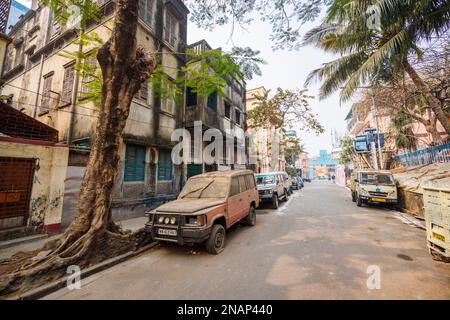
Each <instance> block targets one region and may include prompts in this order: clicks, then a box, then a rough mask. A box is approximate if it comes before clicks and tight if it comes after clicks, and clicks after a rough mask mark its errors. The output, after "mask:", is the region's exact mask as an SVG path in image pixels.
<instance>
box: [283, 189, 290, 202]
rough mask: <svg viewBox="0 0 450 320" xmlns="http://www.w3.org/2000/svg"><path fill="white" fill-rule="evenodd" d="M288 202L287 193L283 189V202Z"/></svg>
mask: <svg viewBox="0 0 450 320" xmlns="http://www.w3.org/2000/svg"><path fill="white" fill-rule="evenodd" d="M288 200H289V192H288V191H287V190H286V189H284V197H283V201H284V202H286V201H288Z"/></svg>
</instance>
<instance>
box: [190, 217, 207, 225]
mask: <svg viewBox="0 0 450 320" xmlns="http://www.w3.org/2000/svg"><path fill="white" fill-rule="evenodd" d="M186 224H188V225H192V226H197V227H201V226H204V225H206V216H204V215H202V216H193V217H187V218H186Z"/></svg>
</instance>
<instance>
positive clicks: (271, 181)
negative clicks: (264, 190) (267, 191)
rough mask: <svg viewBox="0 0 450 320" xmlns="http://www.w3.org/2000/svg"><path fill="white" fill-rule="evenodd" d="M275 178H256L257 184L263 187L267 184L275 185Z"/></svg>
mask: <svg viewBox="0 0 450 320" xmlns="http://www.w3.org/2000/svg"><path fill="white" fill-rule="evenodd" d="M274 183H275V177H274V176H256V184H258V185H259V186H263V185H265V184H274Z"/></svg>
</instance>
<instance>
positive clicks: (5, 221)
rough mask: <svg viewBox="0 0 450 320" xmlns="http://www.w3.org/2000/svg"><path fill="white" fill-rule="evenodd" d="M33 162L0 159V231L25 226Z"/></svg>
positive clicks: (18, 159) (28, 160) (19, 159)
mask: <svg viewBox="0 0 450 320" xmlns="http://www.w3.org/2000/svg"><path fill="white" fill-rule="evenodd" d="M33 175H34V160H33V159H21V158H1V157H0V229H8V228H14V227H20V226H23V225H25V224H26V221H27V217H28V214H29V206H30V197H31V188H32V183H33Z"/></svg>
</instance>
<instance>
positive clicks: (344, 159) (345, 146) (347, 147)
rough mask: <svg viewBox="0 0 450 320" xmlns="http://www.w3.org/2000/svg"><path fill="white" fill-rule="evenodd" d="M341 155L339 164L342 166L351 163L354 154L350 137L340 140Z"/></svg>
mask: <svg viewBox="0 0 450 320" xmlns="http://www.w3.org/2000/svg"><path fill="white" fill-rule="evenodd" d="M340 142H341V148H342V151H341V154H340V156H339V163H340V164H342V165H346V164H350V163H352V162H353V155H354V154H355V151H354V147H353V139H352V138H351V137H348V136H347V137H343V138H342V139H341V141H340Z"/></svg>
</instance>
